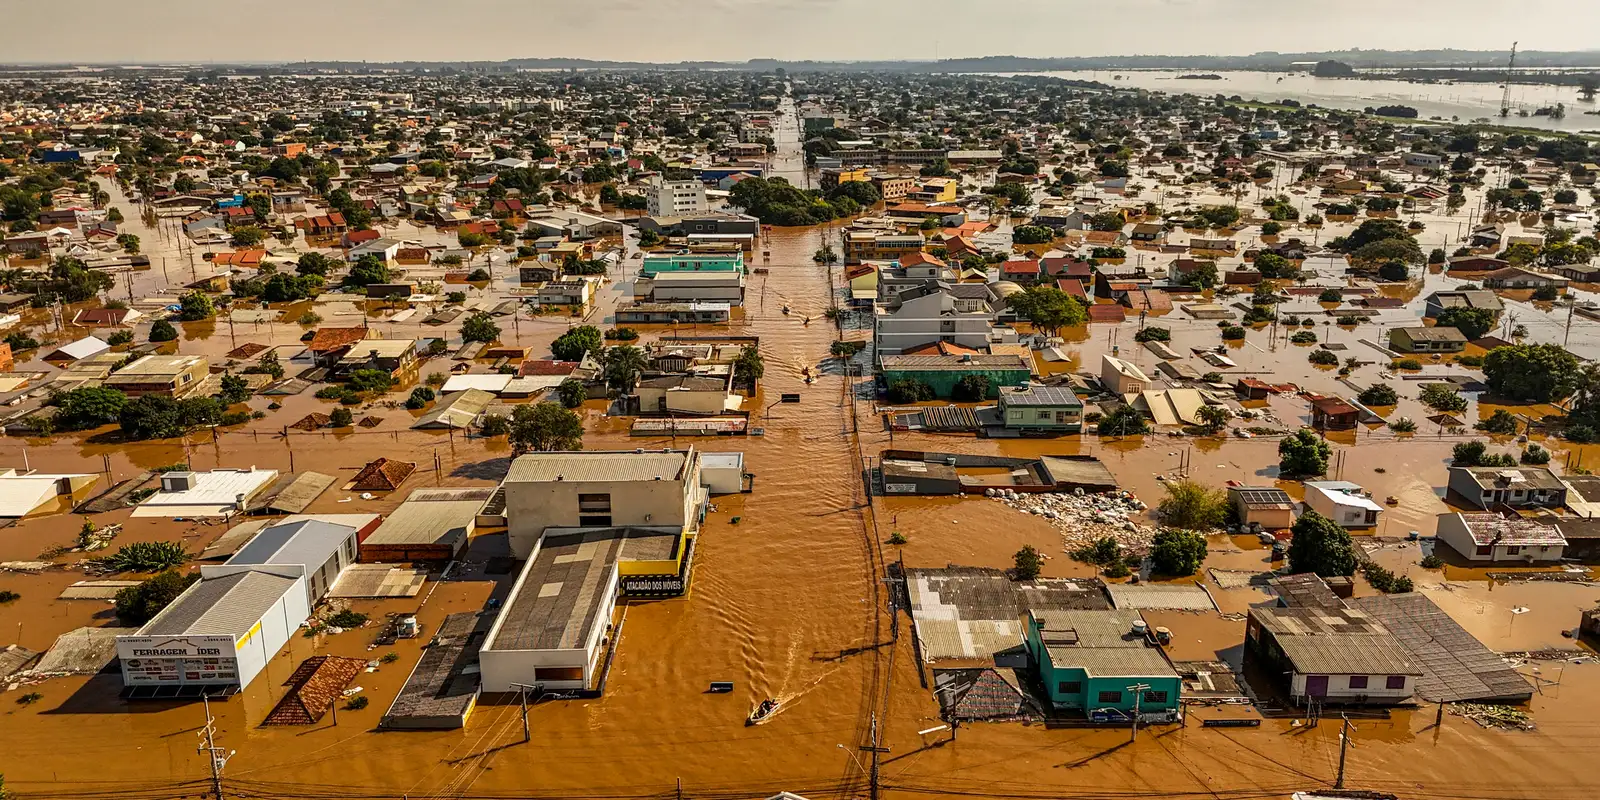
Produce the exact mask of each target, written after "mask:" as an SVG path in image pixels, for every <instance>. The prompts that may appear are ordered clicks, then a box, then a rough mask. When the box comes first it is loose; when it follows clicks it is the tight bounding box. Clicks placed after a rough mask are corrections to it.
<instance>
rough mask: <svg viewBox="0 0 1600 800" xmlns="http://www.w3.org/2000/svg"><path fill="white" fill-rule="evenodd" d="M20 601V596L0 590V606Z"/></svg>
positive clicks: (9, 591) (8, 590)
mask: <svg viewBox="0 0 1600 800" xmlns="http://www.w3.org/2000/svg"><path fill="white" fill-rule="evenodd" d="M21 599H22V595H20V594H17V593H16V592H13V591H11V590H10V589H0V605H5V604H6V603H15V602H17V601H18V600H21Z"/></svg>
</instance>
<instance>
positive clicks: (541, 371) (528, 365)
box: [517, 361, 578, 378]
mask: <svg viewBox="0 0 1600 800" xmlns="http://www.w3.org/2000/svg"><path fill="white" fill-rule="evenodd" d="M577 368H578V362H576V361H524V362H522V366H520V367H518V368H517V374H518V375H520V376H522V377H524V378H526V377H528V376H529V375H571V374H572V372H573V370H576V369H577Z"/></svg>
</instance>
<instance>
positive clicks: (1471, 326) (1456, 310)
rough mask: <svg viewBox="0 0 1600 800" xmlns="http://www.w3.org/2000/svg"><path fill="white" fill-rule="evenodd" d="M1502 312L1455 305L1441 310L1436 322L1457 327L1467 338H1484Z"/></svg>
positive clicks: (1446, 326)
mask: <svg viewBox="0 0 1600 800" xmlns="http://www.w3.org/2000/svg"><path fill="white" fill-rule="evenodd" d="M1499 316H1500V314H1499V312H1497V311H1495V310H1494V309H1492V308H1467V307H1465V306H1454V307H1451V308H1446V309H1444V310H1443V311H1440V312H1439V316H1437V317H1434V320H1433V321H1434V323H1435V324H1436V325H1438V326H1439V327H1441V328H1455V329H1456V330H1458V331H1461V335H1462V336H1465V337H1467V339H1469V340H1471V339H1482V338H1483V337H1484V336H1485V335H1486V334H1488V333H1489V331H1492V330H1494V325H1495V322H1497V321H1498V318H1499Z"/></svg>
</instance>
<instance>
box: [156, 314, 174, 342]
mask: <svg viewBox="0 0 1600 800" xmlns="http://www.w3.org/2000/svg"><path fill="white" fill-rule="evenodd" d="M177 338H178V329H177V328H174V327H172V323H170V322H168V321H166V320H164V319H158V320H156V321H155V322H154V323H153V324H151V326H150V341H152V342H170V341H174V340H176V339H177Z"/></svg>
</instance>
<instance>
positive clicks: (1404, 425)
mask: <svg viewBox="0 0 1600 800" xmlns="http://www.w3.org/2000/svg"><path fill="white" fill-rule="evenodd" d="M1389 430H1391V431H1394V432H1395V433H1416V432H1417V423H1415V422H1413V421H1412V420H1411V418H1410V417H1401V418H1399V419H1397V420H1393V421H1391V422H1390V423H1389Z"/></svg>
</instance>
